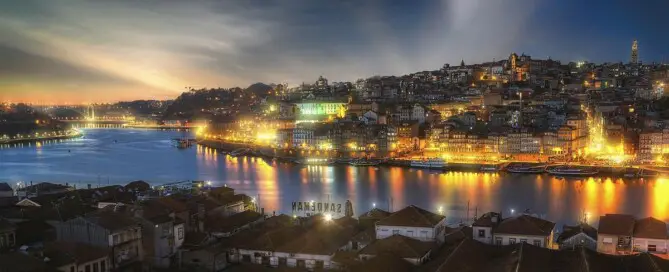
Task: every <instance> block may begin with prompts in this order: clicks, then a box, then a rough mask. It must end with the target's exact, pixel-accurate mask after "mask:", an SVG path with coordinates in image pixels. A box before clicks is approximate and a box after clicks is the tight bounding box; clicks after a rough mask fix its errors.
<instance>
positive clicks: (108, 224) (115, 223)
mask: <svg viewBox="0 0 669 272" xmlns="http://www.w3.org/2000/svg"><path fill="white" fill-rule="evenodd" d="M56 232H57V236H58V240H59V241H68V242H81V243H86V244H89V245H94V246H104V247H108V248H110V250H111V260H110V264H109V266H110V268H112V269H121V268H122V267H125V266H127V265H130V264H133V263H136V262H141V261H142V260H143V257H144V250H143V246H142V226H141V224H140V223H139V222H138V220H137V219H135V218H133V217H130V216H127V215H125V214H121V213H117V212H113V211H97V212H94V213H90V214H87V215H86V216H84V217H77V218H74V219H71V220H68V221H65V222H61V223H60V224H58V225H57V226H56Z"/></svg>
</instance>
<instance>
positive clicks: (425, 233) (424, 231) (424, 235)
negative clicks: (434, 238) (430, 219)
mask: <svg viewBox="0 0 669 272" xmlns="http://www.w3.org/2000/svg"><path fill="white" fill-rule="evenodd" d="M420 237H423V238H427V231H426V230H421V231H420Z"/></svg>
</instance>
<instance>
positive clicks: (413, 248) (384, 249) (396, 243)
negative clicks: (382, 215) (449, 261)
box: [360, 234, 436, 258]
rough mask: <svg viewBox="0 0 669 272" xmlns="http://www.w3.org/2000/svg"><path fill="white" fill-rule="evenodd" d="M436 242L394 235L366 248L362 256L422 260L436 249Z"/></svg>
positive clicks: (361, 252)
mask: <svg viewBox="0 0 669 272" xmlns="http://www.w3.org/2000/svg"><path fill="white" fill-rule="evenodd" d="M435 246H436V244H435V243H434V242H424V241H420V240H416V239H413V238H409V237H406V236H403V235H399V234H396V235H392V236H390V237H387V238H384V239H379V240H376V241H374V242H373V243H371V244H370V245H368V246H366V247H364V248H363V249H362V250H361V251H360V254H365V255H379V254H383V253H387V254H392V255H395V256H397V257H400V258H421V257H423V256H425V255H426V254H427V253H428V252H430V250H432V249H433V248H435Z"/></svg>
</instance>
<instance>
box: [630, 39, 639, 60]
mask: <svg viewBox="0 0 669 272" xmlns="http://www.w3.org/2000/svg"><path fill="white" fill-rule="evenodd" d="M630 63H631V64H638V63H639V44H638V43H637V40H634V42H633V43H632V56H631V57H630Z"/></svg>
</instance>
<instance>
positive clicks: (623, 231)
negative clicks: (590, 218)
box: [597, 214, 635, 236]
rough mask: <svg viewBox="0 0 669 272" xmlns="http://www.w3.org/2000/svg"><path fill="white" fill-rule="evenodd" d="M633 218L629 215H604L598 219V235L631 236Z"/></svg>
mask: <svg viewBox="0 0 669 272" xmlns="http://www.w3.org/2000/svg"><path fill="white" fill-rule="evenodd" d="M634 222H635V219H634V216H631V215H629V214H606V215H604V216H600V217H599V227H598V229H597V232H598V233H599V234H609V235H621V236H632V234H634Z"/></svg>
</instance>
